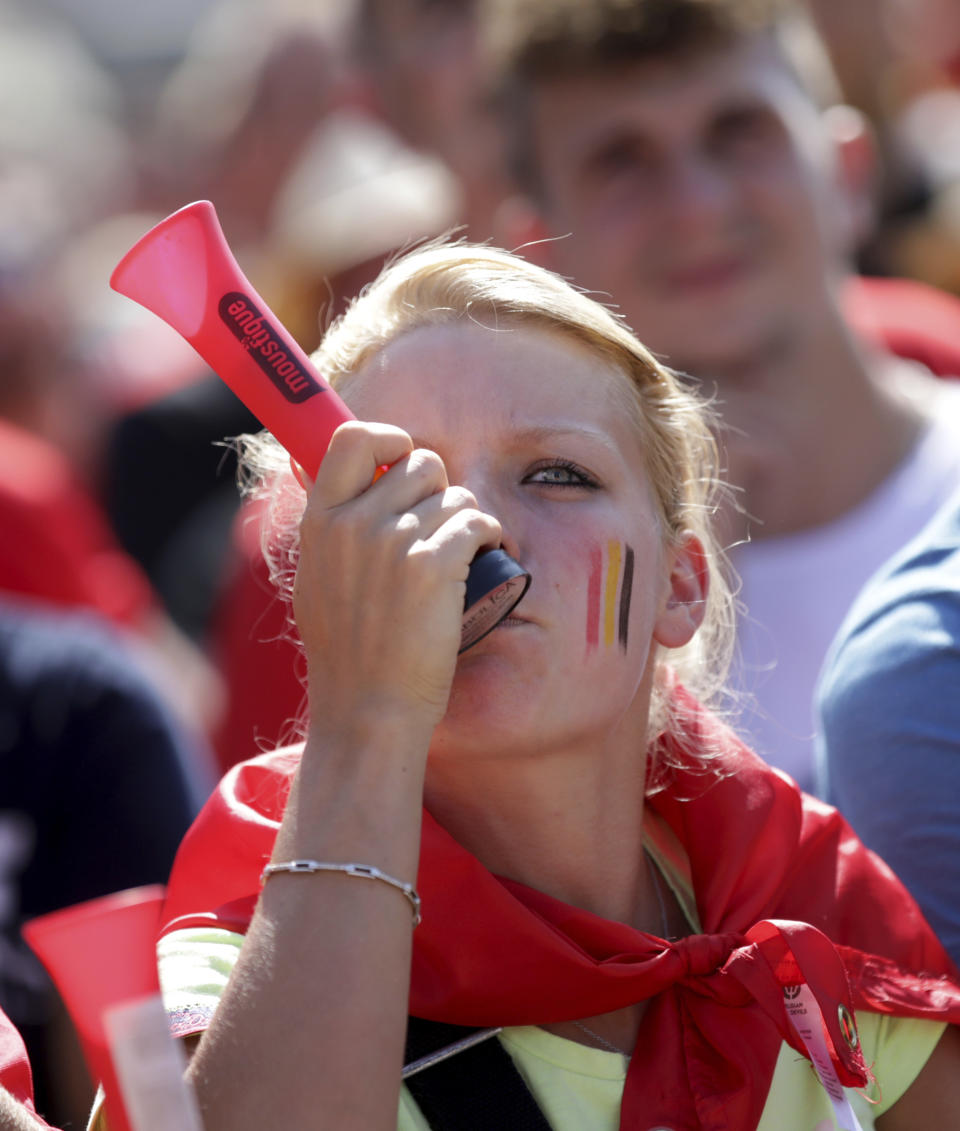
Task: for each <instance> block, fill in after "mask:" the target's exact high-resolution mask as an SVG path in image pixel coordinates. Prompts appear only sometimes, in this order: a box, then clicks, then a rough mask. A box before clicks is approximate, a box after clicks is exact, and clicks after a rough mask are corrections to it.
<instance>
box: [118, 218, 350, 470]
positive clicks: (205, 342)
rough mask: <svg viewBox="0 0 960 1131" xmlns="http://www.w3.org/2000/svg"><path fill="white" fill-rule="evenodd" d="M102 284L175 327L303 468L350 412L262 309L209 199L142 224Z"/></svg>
mask: <svg viewBox="0 0 960 1131" xmlns="http://www.w3.org/2000/svg"><path fill="white" fill-rule="evenodd" d="M110 285H111V287H113V289H114V290H115V291H119V292H120V293H121V294H124V295H127V296H128V297H129V298H132V299H134V300H135V301H136V302H138V303H140V305H141V306H145V307H146V308H147V309H148V310H152V311H153V313H154V314H156V315H158V317H160V318H162V319H163V320H164V322H166V323H168V324H169V325H170V326H172V327H173V328H174V329H175V330H177V331H178V332H179V333H180V334H181V335H182V336H183V337H184V338H186V340H187V341H188V342H189V343H190V344H191V345H192V346H193V348H194V349H195V350H196V351H197V353H199V354H200V356H201V357H202V358H203V359H204V360H205V361H206V362H207V363H208V365H210V367H211V368H212V369H213V370H214V372H215V373H217V374H218V375H219V376H220V377H221V378H222V379H223V380H224V381H226V383H227V384H228V385H229V386H230V388H231V389H233V391H234V392H235V393H236V394H237V396H238V397H239V398H240V399H241V400H242V401H243V403H244V404H245V405H246V406H247V407H248V408H249V409H250V410H251V412H253V413H254V415H255V416H256V417H257V418H258V419H259V420H261V421H262V422H263V423H264V424H265V425H266V426H267V427H268V428H269V429H270V431H271V432H272V433H273V434H274V436H276V438H277V439H278V440H279V441H280V443H281V444H282V445H283V446H284V447H285V448H286V450H287V451H288V452H289V453H290V454H291V455H292V456H293V458H294V459H295V460H296V461H297V463H299V464H300V466H301V467H303V468H304V469H305V470H306V471H307V472H308V473H309V474H310V475H311V476H314V475H316V473H317V468H318V467H319V466H320V461H321V459H322V458H323V456H324V454H325V453H326V450H327V445H328V444H329V442H330V437H331V436H332V435H333V433H334V431H335V430H336V428H337V426H338V425H340V424H342V423H343V422H344V421H345V420H353V419H355V417H354V415H353V413H352V412H351V411H350V410H349V409H348V408H347V406H346V405H345V404H344V403H343V401H342V400H341V399H340V397H338V396H337V394H336V393H335V392H334V391H333V389H331V388H330V386H329V385H328V384H327V383H326V382H325V381H323V380H322V379H321V377H320V376H319V374H318V373H317V371H316V370H315V369H314V367H313V365H312V364H311V362H310V360H309V358H308V357H307V355H306V354H305V353H304V352H303V350H302V349H301V348H300V346H299V345H298V344H297V343H296V342H295V341H294V339H293V338H292V337H291V336H290V334H289V333H288V332H287V331H286V330H285V329H284V327H283V326H282V325H281V324H280V323H279V321H278V320H277V319H276V318H275V317H274V316H273V315H272V314H271V312H270V309H269V307H268V306H267V304H266V303H265V302H264V300H263V299H262V298H261V297H260V296H259V295H258V294H257V292H256V291H255V290H254V289H253V287H252V286H251V285H250V283H249V281H248V279H247V277H246V276H245V275H244V274H243V272H242V271H241V270H240V267H239V266H238V264H237V262H236V260H235V259H234V257H233V253H232V252H231V250H230V248H229V246H228V245H227V241H226V238H225V236H224V234H223V229H222V228H221V227H220V222H219V220H218V219H217V214H216V211H215V209H214V207H213V205H212V204H211V203H210V201H208V200H200V201H197V202H196V203H194V204H188V205H187V206H186V207H185V208H181V209H179V211H177V212H174V213H173V214H172V215H170V216H168V217H167V218H166V219H165V220H162V221H161V222H160V223H159V224H157V225H156V227H154V228H151V230H150V231H149V232H147V234H146V235H145V236H143V238H142V239H140V240H138V241H137V243H135V244H134V245H133V247H132V248H131V249H130V250H129V251H128V252H127V254H126V255H125V256H124V257H123V259H122V260H121V261H120V262H119V263H118V264H117V267H116V269H115V270H114V272H113V274H112V276H111V277H110Z"/></svg>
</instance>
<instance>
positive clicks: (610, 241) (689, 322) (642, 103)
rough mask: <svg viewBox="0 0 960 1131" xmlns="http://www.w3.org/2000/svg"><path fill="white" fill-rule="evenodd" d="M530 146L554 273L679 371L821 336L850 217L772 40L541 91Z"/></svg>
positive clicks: (815, 119)
mask: <svg viewBox="0 0 960 1131" xmlns="http://www.w3.org/2000/svg"><path fill="white" fill-rule="evenodd" d="M531 136H532V138H533V139H534V144H535V145H536V153H535V157H536V162H537V165H538V167H539V170H540V175H541V183H542V185H543V199H542V201H541V205H540V208H541V218H542V220H543V221H544V223H545V225H546V227H547V229H548V231H549V234H550V235H552V236H558V237H565V238H561V239H558V240H556V241H555V242H553V243H551V244H549V245H548V247H547V249H546V252H545V254H547V255H549V257H550V265H551V266H553V267H555V268H556V269H557V270H559V271H560V272H562V273H563V274H566V275H569V276H571V277H572V278H573V279H574V280H575V282H577V283H578V284H579V285H580V286H583V287H586V288H588V289H589V290H591V291H599V292H602V293H603V294H605V295H609V298H610V299H611V300H612V302H613V303H614V304H615V305H616V306H617V307H618V308H619V309H620V310H621V311H622V313H623V314H624V315H625V317H626V319H627V321H628V323H629V324H630V325H631V326H632V328H633V329H634V330H635V331H636V332H637V333H638V335H639V336H640V338H641V339H642V340H643V341H644V342H645V343H646V344H647V345H648V346H649V347H650V348H651V349H653V351H654V352H655V353H657V354H658V355H660V356H661V357H662V358H663V359H664V360H665V361H667V362H668V363H669V364H671V365H673V366H675V367H677V368H680V369H685V370H687V371H690V372H693V373H698V372H699V373H709V372H711V371H724V370H729V369H730V368H736V367H737V366H738V365H741V364H744V363H745V362H748V361H750V360H753V359H756V358H758V357H764V356H767V355H769V353H770V351H771V350H779V349H783V348H785V347H786V348H790V347H791V344H792V343H793V342H794V341H795V340H796V337H797V335H802V334H809V333H815V332H816V325H817V322H818V320H820V319H822V318H823V317H824V313H825V311H826V310H827V308H828V306H829V304H830V302H831V299H830V283H831V280H832V279H833V278H835V277H836V275H837V273H838V272H839V271H840V270H841V266H842V263H843V260H844V257H845V255H846V253H847V251H848V248H847V246H846V245H847V244H848V242H849V235H848V230H849V216H850V211H849V207H848V205H849V201H847V200H845V198H844V195H843V190H841V187H840V185H839V182H838V176H837V172H836V169H835V167H834V160H833V156H834V155H833V150H832V147H831V144H830V143H829V142H828V139H827V132H826V129H825V128H824V126H823V125H822V120H821V116H820V113H819V111H818V110H817V108H816V107H815V106H814V105H813V104H812V102H811V101H810V100H809V98H808V97H807V96H806V95H805V94H804V93H803V91H802V90H801V89H800V87H799V86H798V84H797V81H796V79H795V78H794V77H793V75H792V73H791V72H790V71H789V70H788V68H787V65H786V64H785V62H784V61H783V59H782V57H781V56H780V55H779V53H778V49H777V48H776V46H775V45H774V43H773V42H772V41H771V40H769V39H767V38H766V37H756V38H753V39H749V40H743V41H741V42H739V43H737V44H735V45H732V46H730V47H724V48H718V49H715V50H711V51H709V52H703V53H699V54H696V55H692V56H688V57H684V58H681V59H679V60H670V61H662V62H661V61H656V62H650V63H639V64H631V65H627V66H625V67H619V68H617V69H613V70H610V71H608V72H606V73H596V72H595V73H592V74H589V75H584V76H582V77H569V78H564V79H562V80H552V81H550V82H548V83H542V84H540V85H539V86H538V87H537V90H536V92H535V94H534V98H533V105H532V129H531ZM568 233H569V234H568Z"/></svg>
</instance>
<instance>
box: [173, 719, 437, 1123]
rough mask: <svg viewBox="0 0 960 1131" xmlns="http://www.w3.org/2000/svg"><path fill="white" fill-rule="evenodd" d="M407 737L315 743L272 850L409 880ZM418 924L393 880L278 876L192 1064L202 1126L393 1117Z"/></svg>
mask: <svg viewBox="0 0 960 1131" xmlns="http://www.w3.org/2000/svg"><path fill="white" fill-rule="evenodd" d="M401 741H402V740H400V739H399V737H398V736H396V735H393V736H391V737H390V738H389V739H388V738H387V737H386V736H381V738H380V739H379V740H378V741H377V742H371V745H370V746H369V747H368V748H367V749H365V750H357V749H347V748H346V747H345V746H344V747H341V748H340V749H339V750H338V749H335V748H332V747H331V746H330V745H329V744H327V745H325V748H324V750H323V751H322V752H320V751H312V750H310V749H309V748H308V750H307V751H306V752H305V754H304V759H303V764H302V766H301V771H300V773H299V774H298V777H297V779H296V781H295V784H294V789H293V792H292V793H291V796H290V800H289V803H288V806H287V810H286V814H285V817H284V822H283V825H282V827H281V830H280V833H279V836H278V839H277V844H276V848H275V851H274V855H273V859H274V860H275V861H281V860H291V859H316V860H322V861H330V862H336V863H346V862H355V863H362V864H373V865H375V866H376V867H378V868H380V869H382V870H383V871H384V872H387V873H389V874H390V875H393V876H396V877H398V878H401V879H403V880H406V881H410V882H412V881H414V880H415V878H416V872H417V861H418V855H419V837H420V809H421V799H422V772H423V771H422V762H423V755H422V752H421V749H420V747H421V746H422V743H423V740H422V739H421V740H420V741H419V742H413V743H411V746H412V749H411V755H410V758H409V759H405V758H404V757H403V756H402V754H400V755H399V756H398V749H400V750H402V745H400V746H398V743H401ZM407 741H409V739H408V740H407ZM388 742H389V743H391V744H392V749H390V750H389V751H386V752H385V751H384V749H383V746H384V745H385V744H386V743H388ZM316 755H319V756H316ZM412 933H413V932H412V909H411V906H410V904H409V902H408V901H407V900H406V899H405V898H404V896H403V894H402V893H401V892H399V891H396V890H394V889H392V888H391V887H389V886H388V885H386V884H383V883H380V882H376V881H370V880H360V879H355V878H352V877H349V876H346V875H341V874H337V873H319V874H312V875H287V874H281V875H277V876H275V877H273V878H271V879H270V881H269V883H268V884H267V885H266V887H265V889H264V891H263V894H262V896H261V900H260V904H259V907H258V909H257V912H256V915H255V916H254V920H253V922H252V924H251V928H250V931H249V933H248V936H247V940H246V942H245V943H244V946H243V949H242V952H241V955H240V958H239V959H238V962H237V967H236V969H235V970H234V973H233V975H232V976H231V979H230V983H229V985H228V987H227V990H226V992H225V994H224V997H223V1000H222V1002H221V1004H220V1007H219V1009H218V1011H217V1014H216V1016H215V1018H214V1022H213V1024H212V1025H211V1028H210V1030H209V1031H208V1033H207V1034H206V1035H205V1036H204V1038H203V1040H202V1041H201V1042H200V1045H199V1047H198V1049H197V1052H196V1054H195V1056H194V1059H193V1061H192V1064H191V1069H190V1072H191V1075H192V1077H193V1080H194V1083H195V1086H196V1088H197V1092H198V1097H199V1099H200V1103H201V1107H202V1110H203V1115H204V1120H205V1127H206V1128H207V1131H219V1129H221V1128H230V1129H231V1131H247V1129H250V1131H253V1129H254V1128H256V1129H258V1131H261V1129H262V1128H264V1127H269V1126H274V1125H277V1126H290V1127H295V1126H300V1127H305V1126H310V1125H316V1122H317V1113H318V1112H322V1113H323V1117H324V1125H329V1126H330V1127H336V1128H337V1129H338V1131H349V1129H350V1128H357V1129H362V1131H376V1129H380V1128H382V1129H384V1131H387V1129H392V1128H394V1127H395V1126H396V1119H397V1100H398V1094H399V1088H400V1069H401V1067H402V1058H403V1044H404V1034H405V1026H406V1017H407V1000H408V990H409V978H410V955H411V941H412Z"/></svg>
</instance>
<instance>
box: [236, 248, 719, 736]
mask: <svg viewBox="0 0 960 1131" xmlns="http://www.w3.org/2000/svg"><path fill="white" fill-rule="evenodd" d="M467 319H469V320H470V321H471V322H474V323H477V324H480V325H483V326H489V327H491V328H501V329H502V328H511V327H518V326H535V327H538V328H544V329H547V330H551V331H553V332H555V333H557V334H560V335H563V336H566V337H568V338H570V339H571V340H573V341H576V342H579V343H581V344H582V345H584V346H586V347H587V348H588V349H590V350H592V351H593V352H594V353H595V354H596V355H597V357H598V358H600V359H603V360H604V361H605V362H607V363H608V366H612V367H613V369H614V370H615V372H617V373H619V374H621V375H622V376H623V378H624V379H623V381H622V382H620V383H619V385H618V386H617V388H616V395H618V396H619V397H621V398H622V406H623V409H624V411H625V412H626V413H627V414H629V417H630V418H631V419H632V422H633V424H634V426H635V428H636V430H637V436H638V441H639V447H640V451H641V454H642V458H643V460H644V462H645V465H646V469H647V473H648V476H649V480H650V487H651V490H652V496H653V500H654V504H655V507H656V511H657V514H658V518H659V521H660V524H661V529H662V534H663V536H664V538H665V540H666V542H667V543H668V544H670V543H674V544H676V543H677V542H679V541H680V540H681V539H682V538H683V537H684V536H685V534H686V532H688V531H689V532H691V533H693V534H695V535H696V536H697V537H698V538H699V539H700V541H701V542H702V543H703V546H704V548H705V550H706V560H707V566H708V571H709V582H710V583H709V587H708V595H707V597H706V607H705V610H704V618H703V623H702V626H701V628H700V629H699V631H698V632H697V633H696V634H695V635H694V637H693V639H692V640H691V642H690V643H689V644H687V645H686V646H684V647H683V648H679V649H675V650H672V651H671V652H670V653H669V657H667V656H666V655H664V656H663V657H661V660H660V664H659V667H660V678H658V679H655V680H654V702H653V706H652V711H651V721H652V725H653V728H654V731H653V733H654V734H658V733H661V732H662V731H664V730H670V731H671V732H674V733H676V729H677V728H678V727H679V726H680V722H679V719H678V718H673V717H671V712H670V709H669V708H670V702H671V697H670V696H669V695H667V694H664V693H663V688H664V687H666V686H667V685H668V684H669V682H670V681H671V680H672V678H673V677H674V673H675V676H676V678H678V679H679V680H680V681H681V682H682V683H683V684H684V685H685V686H686V687H687V688H688V689H689V690H690V691H691V692H692V693H693V694H694V695H696V696H697V697H698V698H699V699H700V700H701V702H704V703H712V702H715V701H716V699H717V697H718V695H719V694H720V693H721V692H722V690H723V685H724V680H725V678H726V672H727V667H728V663H729V659H730V652H731V648H732V641H733V600H732V596H731V589H730V585H729V581H728V568H727V565H726V561H725V558H724V555H723V553H722V551H721V550H720V548H719V546H718V544H717V541H716V537H715V534H714V521H713V519H714V514H715V511H716V508H717V503H718V497H719V493H720V492H721V491H722V489H723V488H722V485H721V484H720V482H719V480H718V477H717V449H716V444H715V441H714V437H713V432H712V430H711V426H712V424H713V414H712V412H711V410H710V407H709V405H708V404H707V403H706V402H705V401H704V399H703V398H702V397H701V396H700V395H699V393H698V392H696V391H695V390H694V389H693V388H692V387H691V385H690V384H689V383H688V382H686V381H685V380H683V379H681V378H680V377H679V376H678V375H677V374H675V373H674V372H673V371H672V370H670V369H669V368H667V367H666V366H664V365H662V364H661V363H660V362H659V361H657V359H656V358H655V357H654V356H653V355H652V354H651V353H650V352H649V350H647V349H646V347H645V346H643V345H642V344H641V343H640V342H639V341H638V340H637V338H636V337H635V336H634V335H633V334H632V333H631V331H630V330H629V329H628V327H627V326H626V324H625V323H624V322H623V321H622V320H621V319H620V318H619V317H618V316H617V315H615V314H614V313H612V312H611V311H610V310H609V309H608V308H607V307H606V306H604V305H602V304H601V303H599V302H597V301H595V300H594V299H592V298H590V297H589V296H588V295H586V294H585V293H583V292H582V291H579V290H577V289H576V288H575V287H573V286H571V285H570V284H569V283H568V282H567V281H566V280H564V279H563V278H561V277H560V276H559V275H556V274H554V273H553V272H550V271H547V270H545V269H543V268H541V267H538V266H536V265H534V264H533V263H530V262H528V261H527V260H525V259H522V258H520V257H519V256H516V255H513V254H510V253H509V252H505V251H501V250H499V249H496V248H493V247H489V246H487V245H474V244H469V243H465V242H462V241H458V242H449V241H434V242H432V243H430V244H426V245H424V246H421V247H419V248H417V249H415V250H413V251H410V252H407V253H406V254H404V255H402V256H401V257H400V258H398V259H397V260H395V261H394V262H393V263H392V264H391V265H390V266H388V267H387V268H386V269H385V270H384V271H383V272H382V273H381V274H380V276H379V277H378V278H377V280H376V281H375V282H374V283H372V284H371V285H370V286H369V287H367V288H366V289H365V290H364V291H363V293H362V294H361V295H360V296H359V297H358V298H356V299H355V300H354V301H353V303H352V304H351V306H350V307H349V308H348V310H347V311H346V312H345V313H344V314H343V315H342V316H341V317H340V318H339V319H337V320H336V321H335V322H334V323H333V324H332V325H331V326H330V328H329V329H328V331H327V333H326V335H325V336H324V338H323V341H322V342H321V344H320V346H319V348H318V349H317V350H316V351H315V353H314V354H313V361H314V362H315V363H316V365H317V368H318V369H319V370H320V372H321V373H322V374H323V376H324V378H325V379H326V380H327V381H328V382H329V383H330V384H331V385H333V386H334V387H335V388H339V389H340V390H343V389H344V388H345V387H346V386H348V384H349V379H350V377H351V375H352V374H354V373H356V372H358V371H359V370H360V369H361V368H362V367H363V366H364V364H365V363H366V362H367V361H368V360H370V359H371V358H372V357H373V356H374V355H375V354H377V353H378V352H379V351H380V350H382V349H383V348H384V347H385V346H386V345H387V344H388V343H390V342H392V341H394V340H395V339H397V338H398V337H400V336H401V335H404V334H407V333H409V332H410V331H412V330H415V329H417V328H419V327H422V326H436V325H444V324H450V323H455V322H458V321H462V320H467ZM241 440H242V455H243V459H242V466H243V467H244V468H245V476H246V481H247V484H248V486H249V485H250V484H251V483H252V484H253V488H254V490H255V492H256V493H259V494H263V493H264V492H267V493H272V495H273V500H274V503H275V504H278V505H279V509H278V507H277V506H276V505H275V507H274V511H273V515H272V522H271V523H269V524H268V528H269V529H268V531H267V534H268V537H269V543H268V544H265V553H267V556H268V561H269V563H270V565H271V569H272V571H273V575H274V579H275V580H276V581H278V583H279V584H280V585H281V588H286V589H287V590H288V591H289V588H290V585H291V583H292V577H293V572H294V570H295V564H296V552H297V537H298V531H297V528H296V523H297V520H298V518H299V514H298V513H297V512H298V505H297V504H296V503H294V504H293V505H291V494H290V490H289V481H288V482H287V484H286V485H285V486H283V485H281V481H280V480H278V478H277V477H278V475H279V476H281V477H283V472H284V470H285V469H286V468H287V456H286V453H284V452H283V451H282V449H281V448H280V447H279V445H278V444H277V442H276V441H275V440H274V439H273V438H272V437H271V436H270V435H269V434H268V433H260V434H259V435H257V436H247V437H242V438H241ZM299 505H300V506H302V499H301V500H300V504H299ZM677 736H678V737H681V735H679V734H678V735H677Z"/></svg>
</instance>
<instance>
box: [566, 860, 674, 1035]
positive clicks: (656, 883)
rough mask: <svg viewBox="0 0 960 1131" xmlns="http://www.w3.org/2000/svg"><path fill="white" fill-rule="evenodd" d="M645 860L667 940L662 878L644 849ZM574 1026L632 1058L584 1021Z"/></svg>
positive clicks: (667, 932) (663, 932)
mask: <svg viewBox="0 0 960 1131" xmlns="http://www.w3.org/2000/svg"><path fill="white" fill-rule="evenodd" d="M643 855H644V859H645V860H646V861H647V868H648V869H649V870H650V875H651V877H652V879H653V890H654V891H655V892H656V893H657V903H658V905H659V907H660V926H661V927H662V929H663V931H662V937H663V938H665V939H666V938H667V937H668V935H669V931H670V924H669V922H668V920H667V905H666V901H665V900H664V898H663V888H662V887H661V886H660V876H659V875H658V870H657V866H656V864H655V863H654V862H653V860H652V859H651V858H650V854H649V852H647V851H646V849H644V853H643ZM573 1024H574V1025H575V1026H576V1027H577V1028H578V1029H579V1030H580V1031H581V1032H583V1033H586V1034H587V1036H588V1037H592V1038H593V1039H594V1040H595V1041H596V1042H597V1044H598V1045H601V1046H602V1047H603V1048H605V1049H606V1050H607V1051H608V1052H615V1053H619V1054H620V1056H630V1055H631V1054H630V1053H629V1052H628V1051H627V1050H626V1049H622V1048H620V1046H619V1045H615V1044H614V1043H613V1042H612V1041H608V1040H607V1038H606V1037H601V1036H600V1034H599V1033H595V1032H594V1031H593V1030H592V1029H591V1028H590V1026H589V1025H584V1023H583V1022H582V1021H574V1022H573Z"/></svg>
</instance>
